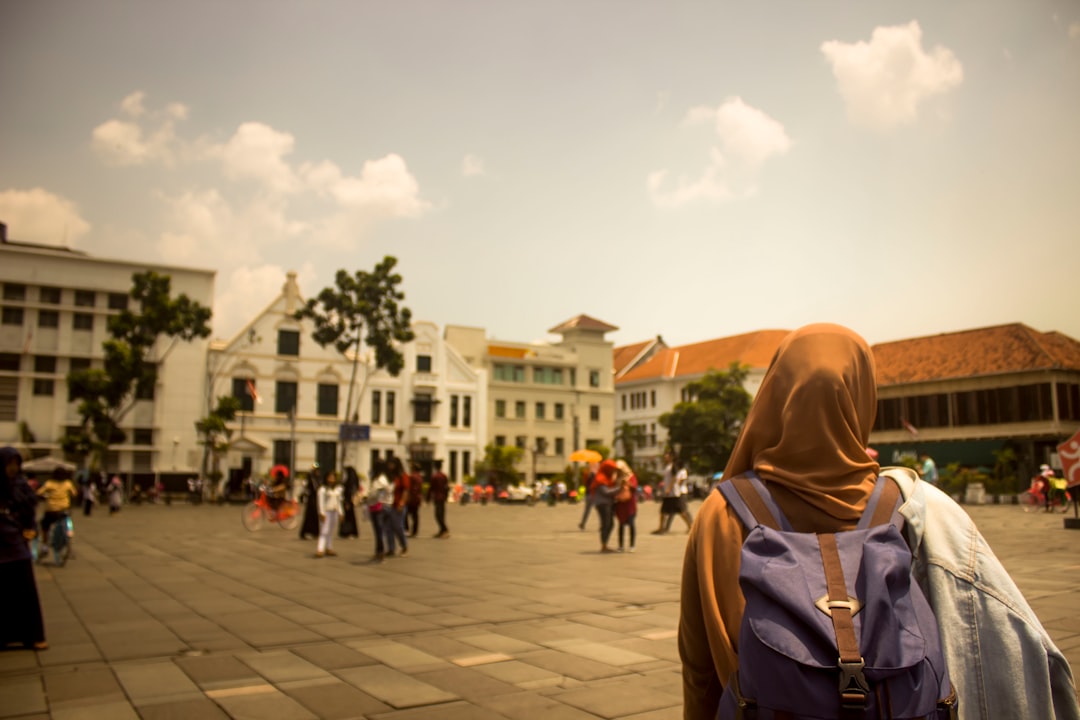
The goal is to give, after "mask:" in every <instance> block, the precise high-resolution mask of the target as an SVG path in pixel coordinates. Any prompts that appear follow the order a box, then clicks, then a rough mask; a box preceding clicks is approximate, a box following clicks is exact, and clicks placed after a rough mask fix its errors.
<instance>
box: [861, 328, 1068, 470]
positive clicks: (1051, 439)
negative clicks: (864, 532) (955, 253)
mask: <svg viewBox="0 0 1080 720" xmlns="http://www.w3.org/2000/svg"><path fill="white" fill-rule="evenodd" d="M873 351H874V359H875V362H876V364H877V379H878V413H877V421H876V423H875V425H874V432H873V434H872V435H871V443H872V444H873V446H874V447H875V449H877V450H878V451H879V453H880V458H879V459H880V461H881V462H882V463H883V464H895V463H897V462H899V461H900V460H901V459H902V458H903V456H904V455H908V456H911V455H914V454H916V453H919V452H926V453H927V454H929V455H930V456H931V457H933V458H934V460H935V462H937V464H938V466H939V467H944V466H945V465H946V464H948V463H952V462H957V463H961V464H963V465H970V466H979V465H982V466H987V467H992V466H993V465H994V462H995V458H994V451H995V450H999V449H1001V448H1003V447H1005V446H1006V445H1009V446H1011V447H1012V448H1013V450H1014V451H1016V453H1017V455H1018V457H1019V459H1020V467H1019V473H1020V477H1021V478H1024V477H1027V476H1028V475H1032V474H1034V472H1035V469H1036V468H1038V466H1039V465H1040V464H1042V463H1050V464H1055V463H1053V462H1052V461H1053V460H1055V458H1054V457H1053V453H1054V451H1055V448H1056V446H1057V445H1058V443H1060V442H1062V441H1064V440H1065V439H1067V438H1068V437H1069V436H1071V435H1072V434H1073V433H1075V432H1076V430H1077V429H1080V342H1078V341H1076V340H1075V339H1073V338H1070V337H1068V336H1066V335H1062V334H1061V333H1058V332H1040V331H1038V330H1034V329H1032V328H1030V327H1028V326H1027V325H1024V324H1022V323H1012V324H1008V325H998V326H994V327H986V328H977V329H973V330H965V331H961V332H953V333H944V334H940V335H931V336H927V337H918V338H910V339H907V340H898V341H895V342H888V343H879V344H877V345H874V346H873Z"/></svg>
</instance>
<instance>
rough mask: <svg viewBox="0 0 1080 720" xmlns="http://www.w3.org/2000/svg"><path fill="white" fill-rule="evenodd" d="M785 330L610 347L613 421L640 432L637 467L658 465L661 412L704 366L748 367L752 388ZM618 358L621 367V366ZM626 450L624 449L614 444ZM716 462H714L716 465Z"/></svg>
mask: <svg viewBox="0 0 1080 720" xmlns="http://www.w3.org/2000/svg"><path fill="white" fill-rule="evenodd" d="M788 332H789V331H787V330H759V331H757V332H752V333H745V334H743V335H735V336H732V337H726V338H719V339H716V340H706V341H704V342H699V343H693V344H690V345H680V346H678V347H668V346H667V345H665V344H664V343H663V340H661V339H660V338H657V340H656V341H650V342H648V343H639V344H637V345H633V346H626V347H625V348H618V349H616V352H615V356H614V357H615V362H616V366H615V369H616V380H615V388H616V392H615V401H616V402H615V427H616V428H621V427H622V426H623V424H624V423H626V424H628V425H630V426H631V427H634V428H636V430H637V431H638V435H639V437H641V438H643V442H641V443H640V444H639V445H638V447H636V448H635V449H634V452H633V455H634V462H635V463H636V464H637V465H638V466H639V467H640V468H641V469H643V470H644V469H651V470H658V469H660V465H661V461H662V456H663V452H664V447H665V446H666V444H667V431H666V430H664V428H663V427H662V426H661V425H660V416H661V415H663V414H664V413H666V412H670V411H671V410H672V409H673V408H674V407H675V405H676V404H677V403H679V402H683V401H686V400H689V399H690V398H689V395H688V393H687V389H686V386H687V385H689V384H690V383H692V382H694V381H695V380H700V379H701V378H702V377H703V376H704V375H705V373H706V372H708V371H709V370H726V369H727V368H728V367H730V365H731V363H733V362H738V363H741V364H743V365H748V366H749V367H750V373H749V376H748V377H747V379H746V385H745V387H746V390H747V392H749V393H750V394H751V395H754V394H756V393H757V389H758V387H759V386H760V385H761V379H762V377H764V375H765V370H766V369H767V368H768V366H769V362H771V360H772V357H773V355H774V354H776V349H777V348H778V347H779V346H780V341H781V340H783V339H784V337H785V336H787V334H788ZM620 363H621V364H622V367H621V368H620ZM615 451H616V452H617V453H618V454H621V455H625V454H626V449H625V448H622V447H618V448H615ZM720 469H721V468H717V470H720Z"/></svg>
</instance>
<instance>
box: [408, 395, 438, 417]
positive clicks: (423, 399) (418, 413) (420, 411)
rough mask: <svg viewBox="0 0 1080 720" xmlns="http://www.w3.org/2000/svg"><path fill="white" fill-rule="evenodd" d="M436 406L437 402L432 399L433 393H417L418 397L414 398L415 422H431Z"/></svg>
mask: <svg viewBox="0 0 1080 720" xmlns="http://www.w3.org/2000/svg"><path fill="white" fill-rule="evenodd" d="M434 404H435V401H434V400H433V399H432V397H431V393H416V397H414V398H413V422H418V423H429V422H431V416H432V406H433V405H434Z"/></svg>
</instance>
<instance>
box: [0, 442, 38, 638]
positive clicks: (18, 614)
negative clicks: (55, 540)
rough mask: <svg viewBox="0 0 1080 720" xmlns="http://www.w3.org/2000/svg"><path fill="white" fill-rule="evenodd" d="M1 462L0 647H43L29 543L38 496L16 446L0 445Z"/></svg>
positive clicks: (33, 532)
mask: <svg viewBox="0 0 1080 720" xmlns="http://www.w3.org/2000/svg"><path fill="white" fill-rule="evenodd" d="M0 465H2V469H0V473H2V474H3V475H2V477H0V647H3V646H5V645H9V644H11V643H20V644H22V645H23V646H24V647H28V648H30V647H32V648H34V649H35V650H44V649H46V648H47V647H49V646H48V644H47V643H46V642H45V624H44V623H43V622H42V620H41V603H40V601H39V600H38V592H37V583H36V582H35V581H34V566H33V562H32V559H31V554H30V545H29V541H30V540H32V539H33V538H34V535H35V534H36V523H35V521H34V505H35V501H36V497H35V496H34V491H33V490H31V489H30V485H29V484H27V482H26V477H25V476H24V475H23V473H22V456H21V455H19V452H18V451H17V450H16V449H15V448H13V447H5V448H0Z"/></svg>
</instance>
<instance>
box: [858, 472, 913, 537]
mask: <svg viewBox="0 0 1080 720" xmlns="http://www.w3.org/2000/svg"><path fill="white" fill-rule="evenodd" d="M901 499H902V498H901V497H900V486H899V485H897V484H896V481H895V480H893V479H892V478H891V477H888V476H887V475H879V476H878V479H877V482H876V483H875V484H874V490H873V492H871V493H870V497H869V498H867V500H866V508H865V509H863V514H862V517H861V518H859V524H858V525H856V526H855V527H856V529H858V530H865V529H867V528H872V527H877V526H878V525H886V524H888V523H892V524H893V525H896V526H897V527H901V526H902V525H903V524H904V518H903V516H902V515H900V513H899V510H900V501H901Z"/></svg>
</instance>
